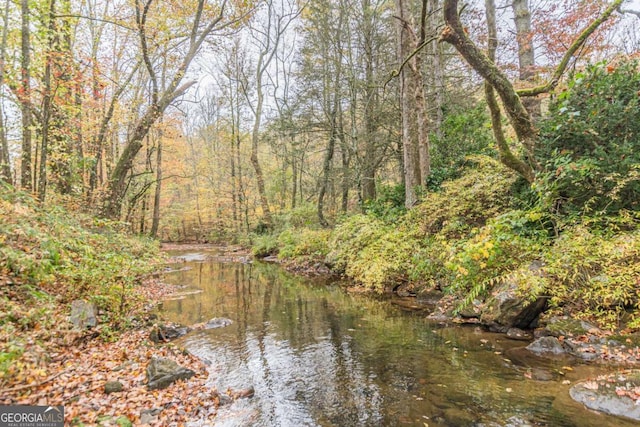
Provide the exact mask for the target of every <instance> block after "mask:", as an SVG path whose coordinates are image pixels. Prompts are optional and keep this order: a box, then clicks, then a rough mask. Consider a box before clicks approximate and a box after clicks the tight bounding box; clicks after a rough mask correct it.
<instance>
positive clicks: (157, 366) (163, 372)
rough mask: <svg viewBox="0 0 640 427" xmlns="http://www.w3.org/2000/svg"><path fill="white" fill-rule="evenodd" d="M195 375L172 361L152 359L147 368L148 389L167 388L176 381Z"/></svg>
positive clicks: (161, 358) (160, 358) (159, 358)
mask: <svg viewBox="0 0 640 427" xmlns="http://www.w3.org/2000/svg"><path fill="white" fill-rule="evenodd" d="M195 374H196V373H195V372H194V371H192V370H191V369H187V368H185V367H182V366H180V365H178V364H177V363H176V362H174V361H173V360H171V359H165V358H163V357H152V358H151V361H150V362H149V365H148V366H147V387H149V390H157V389H162V388H167V387H168V386H169V385H171V384H172V383H174V382H175V381H177V380H186V379H189V378H191V377H192V376H194V375H195Z"/></svg>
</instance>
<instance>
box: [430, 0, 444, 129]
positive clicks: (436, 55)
mask: <svg viewBox="0 0 640 427" xmlns="http://www.w3.org/2000/svg"><path fill="white" fill-rule="evenodd" d="M439 7H440V0H429V4H428V15H429V20H428V23H429V33H433V34H435V33H436V32H437V29H438V26H439V25H440V23H441V20H440V19H438V17H439V16H440V15H438V14H437V13H436V11H437V10H438V8H439ZM443 62H444V61H443V57H442V49H441V47H440V43H438V40H436V39H435V38H434V40H433V41H432V42H431V64H430V65H431V74H432V81H433V91H434V97H433V100H434V105H433V108H434V110H435V114H434V115H433V120H432V121H431V130H432V131H433V133H434V134H435V135H436V136H437V137H438V139H441V138H442V123H443V122H444V91H445V82H444V64H443Z"/></svg>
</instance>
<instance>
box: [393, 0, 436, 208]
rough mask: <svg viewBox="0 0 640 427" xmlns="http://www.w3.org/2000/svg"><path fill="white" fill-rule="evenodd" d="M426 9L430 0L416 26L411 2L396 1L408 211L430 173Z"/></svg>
mask: <svg viewBox="0 0 640 427" xmlns="http://www.w3.org/2000/svg"><path fill="white" fill-rule="evenodd" d="M427 9H428V4H427V0H423V1H422V7H421V9H420V19H419V25H417V24H416V20H415V18H414V16H413V13H412V11H411V9H410V7H409V1H408V0H396V13H397V16H396V18H397V20H398V56H399V59H400V61H401V65H400V70H399V73H400V98H401V112H402V146H403V161H404V185H405V206H406V207H408V208H409V207H412V206H413V205H415V204H416V203H417V201H418V198H417V193H416V187H418V186H420V185H423V184H424V183H425V182H426V180H427V177H428V176H429V174H430V171H431V160H430V156H429V132H428V131H429V130H428V125H427V117H428V115H427V105H426V97H425V93H424V81H423V75H422V53H421V52H422V50H423V48H424V46H425V43H426V41H427V40H426V24H427V20H426V18H427V15H426V13H427Z"/></svg>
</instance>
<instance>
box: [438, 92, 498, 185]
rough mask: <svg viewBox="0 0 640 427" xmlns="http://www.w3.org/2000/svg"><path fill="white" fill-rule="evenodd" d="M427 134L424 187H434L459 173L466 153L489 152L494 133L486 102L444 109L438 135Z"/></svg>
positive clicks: (456, 176)
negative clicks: (428, 160) (427, 168)
mask: <svg viewBox="0 0 640 427" xmlns="http://www.w3.org/2000/svg"><path fill="white" fill-rule="evenodd" d="M429 137H430V140H431V147H432V148H431V153H430V154H431V166H432V174H431V175H430V177H429V180H428V183H427V187H428V188H430V189H432V190H433V189H437V188H439V186H440V184H441V183H442V182H444V181H446V180H451V179H455V178H458V177H459V176H460V170H461V165H463V164H464V163H465V157H466V156H468V155H473V154H490V153H491V152H492V149H491V148H490V147H491V146H492V143H493V135H492V133H491V122H490V120H489V117H488V115H487V109H486V105H485V104H484V103H477V104H476V106H475V107H473V108H466V107H465V108H464V109H462V108H460V107H458V108H457V109H454V110H452V111H448V112H445V118H444V122H443V123H442V133H441V135H440V136H438V135H435V134H431V135H430V136H429Z"/></svg>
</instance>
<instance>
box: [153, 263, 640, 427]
mask: <svg viewBox="0 0 640 427" xmlns="http://www.w3.org/2000/svg"><path fill="white" fill-rule="evenodd" d="M184 254H185V255H188V256H189V258H188V259H192V260H193V259H195V260H196V261H189V262H185V263H184V264H181V265H180V266H179V267H187V268H186V269H184V270H183V271H178V272H173V273H170V274H167V275H166V280H167V281H169V282H171V283H174V284H178V285H183V286H185V289H184V290H185V294H186V295H184V297H183V298H181V299H174V300H168V301H166V302H164V303H163V304H162V306H161V309H162V311H163V314H164V316H165V317H166V318H168V319H169V320H172V321H175V322H179V323H182V324H187V325H188V324H194V323H199V322H203V321H207V320H209V319H211V318H214V317H225V318H229V319H231V320H233V324H232V325H230V326H227V327H225V328H221V329H212V330H205V331H196V332H193V333H191V334H189V335H187V336H186V337H185V338H183V339H182V342H181V344H182V345H184V346H185V347H186V348H188V349H189V350H190V351H191V352H193V353H194V354H196V355H198V356H199V357H201V358H202V359H204V360H205V361H206V362H207V363H209V369H210V383H211V385H212V386H214V387H216V388H217V389H218V390H220V391H222V392H224V391H226V390H227V389H232V390H238V389H246V388H248V387H254V388H255V396H254V397H253V398H250V399H239V400H237V401H235V402H234V403H233V404H231V405H229V406H225V407H222V408H220V411H219V413H218V416H217V417H216V419H215V422H214V425H216V426H217V425H220V426H278V427H281V426H282V427H288V426H292V427H293V426H296V427H297V426H421V427H424V426H456V427H457V426H480V425H484V426H507V425H512V426H525V425H543V426H580V427H582V426H598V427H600V426H627V425H637V424H634V423H632V422H630V421H625V420H622V419H618V418H614V417H610V416H605V415H600V414H596V413H593V412H590V411H588V410H586V409H584V408H583V407H582V405H580V404H578V403H575V402H573V401H572V400H571V398H570V397H569V393H568V390H569V387H570V384H566V381H570V382H571V383H573V382H575V381H577V380H580V379H582V378H585V377H588V376H592V375H595V374H597V373H599V372H602V370H603V368H602V367H593V366H591V367H590V366H580V365H574V364H573V362H571V361H568V360H558V361H554V362H549V361H544V360H537V359H534V358H532V357H531V356H529V355H528V354H527V352H526V351H522V350H519V349H518V348H519V347H523V346H524V345H526V343H522V342H517V341H510V340H508V339H506V338H505V337H504V336H502V335H499V334H490V333H486V332H483V331H482V330H481V329H480V328H477V327H469V326H466V327H463V326H460V327H441V326H439V325H438V324H435V323H432V322H429V321H427V320H425V315H424V313H415V312H413V313H412V312H406V311H403V310H402V309H401V308H399V307H398V306H397V305H395V304H393V302H392V301H389V300H377V299H374V298H371V297H367V296H362V295H352V294H348V293H346V292H344V290H343V289H341V288H340V287H339V286H338V285H332V284H328V283H321V282H318V281H313V280H310V279H305V278H301V277H296V276H293V275H290V274H287V273H286V272H284V271H283V270H282V269H281V268H279V267H278V266H276V265H269V264H263V263H253V264H242V263H220V262H215V261H202V260H201V258H198V257H197V256H196V257H194V256H193V254H187V253H184ZM194 290H201V291H202V292H200V293H193V292H192V291H194ZM569 365H570V366H569ZM539 372H543V373H545V376H549V375H550V376H551V377H552V378H553V379H552V380H551V381H536V380H533V379H528V378H527V377H526V376H530V375H531V374H532V373H533V375H532V376H533V377H534V378H535V377H536V373H539ZM561 373H562V374H564V375H562V374H561ZM563 381H564V382H565V384H563Z"/></svg>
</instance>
